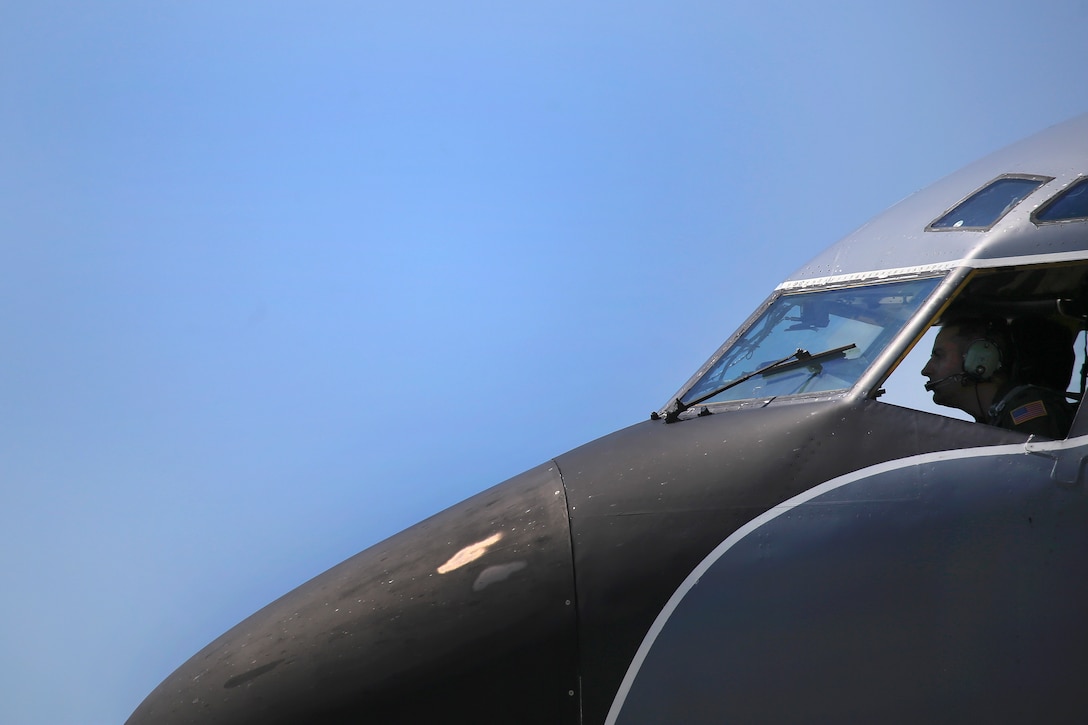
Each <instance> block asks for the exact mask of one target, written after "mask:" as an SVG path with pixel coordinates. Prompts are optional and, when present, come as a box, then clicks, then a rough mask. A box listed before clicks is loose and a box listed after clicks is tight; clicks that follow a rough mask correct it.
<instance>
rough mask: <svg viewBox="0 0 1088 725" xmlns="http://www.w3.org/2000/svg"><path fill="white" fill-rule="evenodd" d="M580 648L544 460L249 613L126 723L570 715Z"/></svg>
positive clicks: (558, 495) (552, 723)
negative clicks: (249, 615) (577, 648)
mask: <svg viewBox="0 0 1088 725" xmlns="http://www.w3.org/2000/svg"><path fill="white" fill-rule="evenodd" d="M575 647H576V639H575V607H574V581H573V572H572V568H571V549H570V533H569V529H568V525H567V507H566V501H565V498H564V494H563V487H562V483H561V482H560V480H559V475H558V472H557V471H556V469H555V466H554V465H543V466H540V467H538V468H535V469H533V470H530V471H527V472H526V473H523V474H521V475H519V476H516V477H514V478H512V479H510V480H509V481H506V482H505V483H502V484H499V485H498V486H495V487H494V488H491V489H489V490H487V491H484V492H483V493H480V494H478V495H476V496H474V497H472V498H470V499H467V500H466V501H464V502H462V503H460V504H458V505H456V506H454V507H452V508H450V509H447V510H446V511H444V512H442V513H440V514H438V515H436V516H434V517H432V518H430V519H428V520H426V521H424V522H422V523H420V524H417V525H416V526H414V527H412V528H410V529H407V530H405V531H403V532H401V533H400V534H397V535H396V536H393V537H392V538H390V539H387V540H386V541H383V542H382V543H380V544H377V545H375V546H374V547H372V548H370V549H368V550H366V551H364V552H363V553H361V554H358V555H356V556H354V557H352V558H351V559H348V560H347V561H345V562H343V563H342V564H340V565H338V566H336V567H334V568H332V569H330V570H329V571H327V572H325V573H324V574H322V575H320V576H318V577H317V578H315V579H313V580H311V581H310V582H308V583H307V584H304V585H303V586H301V587H299V588H298V589H296V590H294V591H293V592H291V593H289V594H287V595H286V596H284V597H283V598H281V599H279V600H278V601H276V602H274V603H272V604H270V605H269V606H268V607H266V608H264V609H262V610H261V611H259V612H257V613H256V614H254V615H253V616H251V617H250V618H249V619H247V620H245V621H244V622H242V623H241V624H239V625H238V626H236V627H235V628H234V629H232V630H230V631H229V632H227V633H226V634H224V635H223V636H222V637H220V638H219V639H217V640H216V641H214V642H212V643H211V644H210V645H208V646H207V647H206V648H204V650H202V651H201V652H199V653H198V654H197V655H195V656H194V657H193V658H191V659H190V660H189V661H188V662H187V663H185V664H184V665H182V667H180V668H179V669H178V670H177V671H176V672H174V674H172V675H171V676H170V677H168V678H167V679H166V680H165V681H164V682H163V683H162V684H161V685H159V687H158V688H157V689H156V690H155V691H154V692H152V693H151V695H149V696H148V698H147V699H146V700H145V701H144V702H143V704H142V705H141V706H140V707H139V708H138V709H137V710H136V712H135V713H133V715H132V716H131V718H130V719H129V721H128V722H129V723H131V724H132V725H137V724H143V723H147V724H151V723H154V724H155V725H163V724H172V723H202V724H204V725H210V724H213V723H222V724H226V723H231V724H238V725H240V724H241V723H262V724H265V725H268V724H271V723H299V722H306V723H340V722H367V723H404V724H408V723H412V724H413V725H415V724H418V723H422V722H450V721H451V720H450V716H451V713H456V714H457V718H456V719H455V720H454V721H457V722H476V723H509V722H518V723H541V724H542V725H544V724H546V725H561V724H562V723H576V722H577V721H578V710H577V692H576V690H577V676H576V674H577V673H576V651H575Z"/></svg>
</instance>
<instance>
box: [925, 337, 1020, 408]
mask: <svg viewBox="0 0 1088 725" xmlns="http://www.w3.org/2000/svg"><path fill="white" fill-rule="evenodd" d="M1002 322H1003V321H1002ZM999 327H1000V328H1002V329H998V328H999ZM1003 328H1004V325H999V324H998V323H997V322H993V321H991V322H988V323H987V324H986V332H985V333H983V334H985V335H987V337H980V338H978V339H976V340H972V341H971V343H970V344H969V345H968V346H967V349H966V350H965V351H964V353H963V368H962V370H961V371H960V372H958V373H955V374H953V375H949V376H948V377H945V378H941V379H940V380H934V381H933V382H931V383H926V384H925V389H926V390H927V391H930V392H932V391H933V390H935V389H937V388H939V387H941V386H942V385H945V384H947V383H950V382H953V381H958V382H959V384H960V385H970V384H971V383H975V384H978V383H988V382H990V381H991V380H993V377H994V374H996V373H997V371H998V370H1001V369H1002V368H1003V367H1004V361H1003V360H1002V358H1001V350H1002V347H1001V345H1000V344H999V343H997V342H995V341H994V339H992V338H996V339H998V340H1000V339H1003V337H1005V336H1006V333H1005V331H1004V329H1003Z"/></svg>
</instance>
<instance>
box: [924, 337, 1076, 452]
mask: <svg viewBox="0 0 1088 725" xmlns="http://www.w3.org/2000/svg"><path fill="white" fill-rule="evenodd" d="M1014 358H1015V356H1014V354H1013V345H1012V342H1011V339H1010V334H1009V329H1008V326H1007V324H1006V323H1005V320H1003V319H993V320H991V319H985V318H962V319H958V320H954V321H951V322H949V323H947V324H945V325H944V326H943V327H942V328H941V331H940V332H939V333H938V334H937V339H936V341H935V342H934V343H933V352H932V353H931V354H930V357H929V362H927V363H926V365H925V367H924V368H922V375H924V376H926V377H927V378H929V382H927V383H926V386H925V387H926V390H928V391H931V392H932V393H933V402H934V403H937V404H938V405H945V406H948V407H950V408H959V409H960V410H962V411H964V412H966V413H967V414H968V415H970V416H971V417H973V418H974V419H975V421H977V422H979V423H987V424H989V425H995V426H999V427H1001V428H1007V429H1009V430H1015V431H1019V432H1021V433H1028V434H1035V435H1043V436H1048V437H1050V438H1064V437H1065V436H1066V434H1067V433H1068V432H1069V426H1070V425H1071V424H1072V422H1073V413H1074V409H1073V407H1072V406H1071V405H1070V404H1069V403H1068V402H1066V399H1065V392H1064V389H1063V390H1061V391H1059V390H1055V389H1054V388H1052V387H1046V386H1044V385H1039V384H1036V383H1037V382H1038V381H1036V380H1032V381H1027V380H1024V379H1022V378H1018V377H1017V376H1015V375H1014V370H1015V364H1014V362H1013V361H1014ZM1068 380H1069V375H1068V374H1066V376H1065V382H1066V383H1068Z"/></svg>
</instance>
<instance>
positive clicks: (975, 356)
mask: <svg viewBox="0 0 1088 725" xmlns="http://www.w3.org/2000/svg"><path fill="white" fill-rule="evenodd" d="M1000 369H1001V348H1000V347H998V344H997V343H996V342H994V341H993V340H988V339H986V338H982V339H979V340H975V341H973V342H972V343H971V344H970V345H968V346H967V352H965V353H964V354H963V374H964V375H965V376H966V379H967V380H970V381H971V382H975V383H985V382H989V381H990V380H991V379H992V378H993V376H994V373H996V372H997V371H998V370H1000Z"/></svg>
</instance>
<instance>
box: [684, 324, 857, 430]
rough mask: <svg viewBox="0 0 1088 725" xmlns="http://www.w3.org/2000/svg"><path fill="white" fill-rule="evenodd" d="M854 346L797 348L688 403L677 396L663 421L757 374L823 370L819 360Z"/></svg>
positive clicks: (843, 352)
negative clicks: (811, 350) (797, 369)
mask: <svg viewBox="0 0 1088 725" xmlns="http://www.w3.org/2000/svg"><path fill="white" fill-rule="evenodd" d="M855 347H857V345H855V344H854V343H850V344H849V345H843V346H842V347H836V348H832V349H830V350H824V351H823V352H818V353H816V354H815V355H813V354H812V353H810V352H809V351H808V350H804V349H802V348H797V349H796V350H795V351H794V352H793V353H792V354H790V355H787V356H786V357H784V358H782V359H781V360H775V361H774V362H773V363H769V364H767V365H764V366H763V367H761V368H757V369H756V370H753V371H752V372H750V373H745V374H744V375H741V376H740V377H739V378H737V379H736V380H730V381H729V382H728V383H726V384H725V385H723V386H721V387H720V388H717V389H715V390H712V391H710V392H709V393H707V394H706V395H700V396H699V397H698V398H696V399H695V400H692V401H691V402H689V403H685V402H684V401H682V400H680V398H677V399H676V407H675V408H673V409H672V410H670V411H669V412H668V413H666V414H665V422H666V423H675V422H676V421H677V420H679V419H680V414H681V413H683V412H684V411H686V410H689V409H691V408H692V407H694V406H696V405H698V404H699V403H702V402H705V401H707V400H710V399H711V398H713V397H714V396H716V395H721V394H722V393H724V392H725V391H726V390H729V389H730V388H732V387H736V386H737V385H740V384H741V383H743V382H745V381H748V380H751V379H752V378H754V377H755V376H757V375H762V376H763V377H769V376H771V375H775V374H777V373H784V372H786V371H788V370H794V369H796V368H799V367H808V366H815V368H816V369H815V370H813V372H814V373H815V374H819V373H821V372H823V368H822V367H821V366H820V363H819V361H820V360H829V359H837V358H841V357H846V351H847V350H853V349H854V348H855Z"/></svg>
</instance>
